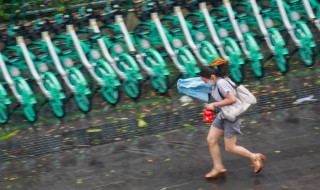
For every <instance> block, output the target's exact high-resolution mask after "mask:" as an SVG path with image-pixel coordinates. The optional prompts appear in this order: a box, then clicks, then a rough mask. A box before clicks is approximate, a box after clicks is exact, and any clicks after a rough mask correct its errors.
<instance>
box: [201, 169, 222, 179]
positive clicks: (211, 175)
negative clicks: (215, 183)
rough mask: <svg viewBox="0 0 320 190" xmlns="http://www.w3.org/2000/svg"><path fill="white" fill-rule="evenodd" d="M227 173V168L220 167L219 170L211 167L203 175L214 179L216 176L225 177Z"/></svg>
mask: <svg viewBox="0 0 320 190" xmlns="http://www.w3.org/2000/svg"><path fill="white" fill-rule="evenodd" d="M226 175H227V170H226V169H222V170H221V171H217V170H216V169H212V170H211V171H210V172H209V173H207V174H206V175H205V176H204V177H205V178H206V179H208V180H210V179H211V180H212V179H216V178H218V177H222V178H224V177H226Z"/></svg>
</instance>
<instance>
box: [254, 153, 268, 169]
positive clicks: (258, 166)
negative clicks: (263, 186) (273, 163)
mask: <svg viewBox="0 0 320 190" xmlns="http://www.w3.org/2000/svg"><path fill="white" fill-rule="evenodd" d="M254 157H255V158H254V160H252V164H253V171H254V173H259V172H260V171H261V170H262V168H263V162H262V160H265V159H266V158H267V157H266V156H265V155H263V154H260V153H257V154H255V155H254Z"/></svg>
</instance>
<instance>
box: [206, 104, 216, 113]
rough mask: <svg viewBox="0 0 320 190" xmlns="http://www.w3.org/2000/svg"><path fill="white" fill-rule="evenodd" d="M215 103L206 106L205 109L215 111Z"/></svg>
mask: <svg viewBox="0 0 320 190" xmlns="http://www.w3.org/2000/svg"><path fill="white" fill-rule="evenodd" d="M215 103H216V102H214V103H211V104H208V105H207V107H206V108H207V109H209V110H213V111H214V109H215V107H216V106H215Z"/></svg>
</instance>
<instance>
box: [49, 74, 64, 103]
mask: <svg viewBox="0 0 320 190" xmlns="http://www.w3.org/2000/svg"><path fill="white" fill-rule="evenodd" d="M43 76H44V77H43V81H44V82H46V80H50V81H51V82H52V83H53V86H51V87H50V88H52V89H54V90H55V91H56V92H58V96H59V99H63V98H65V97H66V95H65V94H64V93H63V92H61V91H62V86H61V84H60V82H59V81H58V79H57V77H56V76H55V75H54V74H53V73H51V72H45V73H43ZM47 90H49V91H50V89H47ZM55 95H56V94H55Z"/></svg>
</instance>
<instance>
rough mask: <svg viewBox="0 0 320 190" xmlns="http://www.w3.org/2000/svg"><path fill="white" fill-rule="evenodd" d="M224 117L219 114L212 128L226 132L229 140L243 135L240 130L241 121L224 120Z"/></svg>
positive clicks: (225, 134)
mask: <svg viewBox="0 0 320 190" xmlns="http://www.w3.org/2000/svg"><path fill="white" fill-rule="evenodd" d="M222 117H223V116H222V113H221V112H220V113H218V115H217V116H216V117H215V118H214V121H213V122H212V123H211V126H214V127H216V128H218V129H222V130H224V136H225V137H227V138H231V137H233V136H234V135H237V134H240V135H242V133H241V130H240V126H241V121H240V119H236V120H235V121H229V120H227V119H223V118H222Z"/></svg>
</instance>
